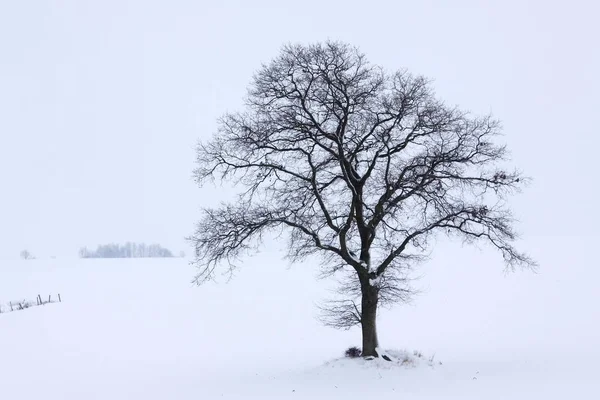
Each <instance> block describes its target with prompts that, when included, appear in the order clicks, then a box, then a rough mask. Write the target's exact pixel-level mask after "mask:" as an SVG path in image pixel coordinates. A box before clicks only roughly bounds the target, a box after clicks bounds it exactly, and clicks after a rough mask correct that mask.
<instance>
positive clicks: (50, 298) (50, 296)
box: [48, 294, 52, 303]
mask: <svg viewBox="0 0 600 400" xmlns="http://www.w3.org/2000/svg"><path fill="white" fill-rule="evenodd" d="M48 303H52V295H51V294H49V295H48Z"/></svg>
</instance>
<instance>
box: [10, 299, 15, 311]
mask: <svg viewBox="0 0 600 400" xmlns="http://www.w3.org/2000/svg"><path fill="white" fill-rule="evenodd" d="M10 311H14V310H13V306H12V301H11V302H10Z"/></svg>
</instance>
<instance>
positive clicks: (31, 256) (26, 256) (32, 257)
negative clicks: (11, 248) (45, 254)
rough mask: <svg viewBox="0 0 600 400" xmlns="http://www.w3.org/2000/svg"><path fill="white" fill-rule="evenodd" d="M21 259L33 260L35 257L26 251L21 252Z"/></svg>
mask: <svg viewBox="0 0 600 400" xmlns="http://www.w3.org/2000/svg"><path fill="white" fill-rule="evenodd" d="M21 258H22V259H23V260H33V259H34V258H35V257H34V256H33V254H31V253H30V252H29V251H28V250H23V251H21Z"/></svg>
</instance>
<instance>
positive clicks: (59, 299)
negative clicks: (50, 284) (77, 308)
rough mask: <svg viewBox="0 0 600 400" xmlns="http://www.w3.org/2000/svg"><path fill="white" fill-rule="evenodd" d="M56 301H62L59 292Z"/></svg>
mask: <svg viewBox="0 0 600 400" xmlns="http://www.w3.org/2000/svg"><path fill="white" fill-rule="evenodd" d="M58 302H59V303H62V300H61V298H60V293H59V294H58Z"/></svg>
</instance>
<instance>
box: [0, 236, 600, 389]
mask: <svg viewBox="0 0 600 400" xmlns="http://www.w3.org/2000/svg"><path fill="white" fill-rule="evenodd" d="M595 242H596V240H594V239H593V238H588V239H586V238H558V237H557V238H552V237H548V238H537V239H535V240H532V241H529V242H528V243H527V244H526V246H527V247H526V248H527V249H530V250H531V253H532V255H533V256H534V257H535V258H536V259H537V260H538V261H539V262H540V271H539V273H538V274H533V273H531V272H516V273H514V274H509V275H504V274H503V271H502V265H501V264H500V262H499V260H498V257H497V255H496V254H493V253H490V252H488V251H484V252H480V251H478V250H460V251H457V250H456V246H454V247H452V248H450V247H448V248H446V247H444V246H441V247H440V248H439V249H438V250H436V252H435V254H434V258H433V259H432V261H431V262H429V263H427V264H425V265H423V266H422V267H421V270H420V271H421V272H423V273H424V277H423V278H421V279H420V280H419V281H418V282H417V285H418V286H419V287H420V288H421V289H423V293H422V294H421V295H420V296H419V297H417V298H416V299H415V301H414V303H413V304H412V305H406V306H398V307H396V308H394V309H392V310H390V311H385V312H383V313H382V317H381V323H380V336H381V342H382V345H383V346H384V347H385V348H388V349H397V350H399V351H403V350H405V351H406V352H407V353H406V354H407V355H408V357H407V361H406V362H405V363H404V365H398V364H399V363H400V364H401V362H400V361H401V360H400V358H404V356H403V355H402V354H399V353H392V354H396V360H400V361H398V363H386V362H383V361H375V362H368V361H364V360H349V359H340V357H341V355H342V354H343V352H344V350H345V349H346V348H347V347H349V346H352V345H359V344H360V337H359V332H358V330H351V331H348V332H344V331H335V330H332V329H329V328H326V327H323V326H322V325H320V323H319V322H318V321H317V320H316V318H315V316H316V313H317V308H316V307H315V304H316V303H317V302H318V301H319V300H322V299H324V298H326V296H327V290H328V285H329V282H327V281H315V279H314V275H315V270H314V269H311V268H310V267H309V266H308V265H304V266H302V265H298V266H293V267H291V268H287V264H286V263H285V262H284V261H280V258H279V257H280V254H277V253H276V252H269V251H265V252H263V253H262V254H261V255H260V256H258V257H255V258H251V259H249V260H248V261H247V262H246V263H245V268H243V269H242V270H241V271H240V272H239V273H238V274H237V276H236V277H235V278H234V279H233V280H232V281H231V282H229V283H224V282H222V283H218V284H208V285H205V286H202V287H195V286H193V285H192V284H191V283H190V282H191V279H192V276H193V274H194V270H193V269H192V268H191V267H190V266H189V265H188V264H187V261H186V260H183V259H166V260H61V259H55V260H33V261H20V260H16V261H0V303H8V302H9V301H12V300H18V299H21V300H22V299H24V298H27V299H30V300H33V301H35V296H37V294H41V295H42V296H44V295H47V294H50V293H52V294H57V293H61V295H62V300H63V302H62V303H55V304H48V305H45V306H40V307H33V308H31V309H27V310H24V311H18V312H13V313H3V314H0V399H2V400H5V399H6V400H36V399H44V400H59V399H60V400H84V399H85V400H87V399H110V400H118V399H143V400H157V399H177V400H186V399H212V398H244V399H247V398H259V399H263V398H273V399H288V398H289V399H295V398H311V399H318V398H327V399H332V398H345V399H355V398H356V399H359V398H364V396H365V395H369V396H370V398H390V399H397V398H404V399H466V400H469V399H477V400H482V399H545V400H553V399H561V400H562V399H564V398H567V397H568V398H575V399H597V398H600V376H599V373H600V366H599V363H600V345H599V342H600V312H599V307H600V295H599V294H598V289H597V282H598V281H599V279H598V278H600V271H599V270H598V269H597V266H596V265H595V264H597V261H596V260H595V257H594V250H595V248H594V246H595ZM449 249H450V250H449ZM414 351H418V352H421V353H422V354H423V356H422V357H417V356H414V355H413V352H414ZM432 357H433V362H431V361H430V359H431V358H432ZM440 362H441V364H440Z"/></svg>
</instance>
